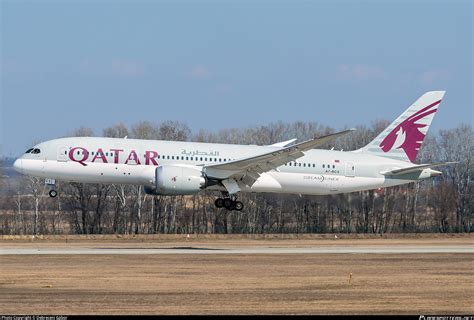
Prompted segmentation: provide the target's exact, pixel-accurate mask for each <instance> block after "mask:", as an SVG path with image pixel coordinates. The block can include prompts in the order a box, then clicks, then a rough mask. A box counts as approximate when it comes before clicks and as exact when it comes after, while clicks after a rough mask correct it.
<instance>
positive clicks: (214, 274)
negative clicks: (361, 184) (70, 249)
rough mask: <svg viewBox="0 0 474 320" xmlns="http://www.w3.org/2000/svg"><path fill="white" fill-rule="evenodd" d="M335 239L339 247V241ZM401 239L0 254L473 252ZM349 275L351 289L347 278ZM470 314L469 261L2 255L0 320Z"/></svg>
mask: <svg viewBox="0 0 474 320" xmlns="http://www.w3.org/2000/svg"><path fill="white" fill-rule="evenodd" d="M339 240H340V241H339ZM473 240H474V237H471V236H462V237H457V236H454V237H437V236H434V237H421V238H416V239H413V238H410V239H338V240H336V241H335V240H330V239H311V238H309V239H288V238H285V239H275V238H271V239H266V240H265V239H240V240H238V239H226V238H225V237H222V238H219V239H209V238H203V239H195V238H194V239H190V240H180V239H178V238H174V239H173V238H166V237H164V238H161V240H160V239H159V238H156V239H152V240H150V239H148V240H147V239H146V238H141V239H134V240H131V239H128V241H127V239H122V241H114V239H112V238H109V239H107V238H105V239H104V238H103V239H95V240H91V239H83V240H80V239H79V238H70V239H68V243H66V242H65V240H64V239H60V238H49V239H43V240H40V241H37V240H36V241H34V242H32V241H27V240H25V239H16V240H14V239H3V240H0V246H6V245H8V246H9V247H12V246H20V247H25V246H32V245H34V246H36V247H39V246H47V245H54V246H65V245H67V246H79V245H82V246H84V245H86V246H106V247H113V246H127V247H150V246H153V247H157V246H158V247H167V246H186V247H187V246H193V247H200V246H208V245H211V244H212V245H213V246H225V245H229V244H232V245H233V246H234V247H235V246H249V245H252V246H258V245H264V246H290V247H291V246H294V247H301V246H311V245H312V246H314V245H318V246H320V245H328V246H330V245H333V244H334V243H337V244H338V245H341V244H344V245H353V246H356V245H364V246H367V245H374V246H377V245H378V244H379V243H383V244H384V245H388V244H393V245H397V246H398V245H401V246H403V245H407V244H410V245H413V244H422V245H423V244H426V245H433V244H436V243H443V244H459V243H461V244H467V245H474V241H473ZM350 273H352V274H353V276H352V284H349V274H350ZM12 313H13V314H349V313H356V314H405V313H409V314H443V315H446V314H473V313H474V255H473V254H469V253H456V254H454V253H452V254H451V253H426V254H248V255H244V254H210V255H207V254H206V255H202V254H201V255H198V254H180V255H171V254H170V255H168V254H161V255H23V256H22V255H3V256H0V314H12Z"/></svg>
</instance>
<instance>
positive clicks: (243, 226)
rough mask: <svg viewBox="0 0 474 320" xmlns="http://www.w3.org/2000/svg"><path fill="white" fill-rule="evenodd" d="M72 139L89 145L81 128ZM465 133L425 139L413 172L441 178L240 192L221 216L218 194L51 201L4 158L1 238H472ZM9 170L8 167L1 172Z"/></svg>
mask: <svg viewBox="0 0 474 320" xmlns="http://www.w3.org/2000/svg"><path fill="white" fill-rule="evenodd" d="M388 124H389V123H388V122H387V121H383V120H379V121H375V122H374V123H372V124H371V125H370V126H368V127H367V126H358V127H357V128H356V129H357V130H356V131H355V132H354V133H352V134H350V135H347V136H344V137H342V138H339V139H338V140H337V141H335V142H334V144H333V145H327V146H326V148H334V149H336V150H346V151H349V150H355V149H358V148H360V147H362V146H364V145H366V144H367V143H368V142H370V141H371V140H372V139H373V138H375V136H376V135H377V134H378V133H380V132H381V131H382V130H383V129H384V128H385V127H386V126H387V125H388ZM333 132H334V129H333V128H331V127H327V126H322V125H320V124H317V123H315V122H304V121H298V122H292V123H285V122H276V123H270V124H268V125H263V126H252V127H248V128H230V129H222V130H220V131H217V132H210V131H206V130H204V129H201V130H198V131H197V132H192V131H191V130H190V128H189V127H188V126H187V125H186V124H184V123H181V122H176V121H165V122H162V123H153V122H150V121H141V122H138V123H136V124H134V125H132V126H131V127H127V126H126V125H125V124H123V123H118V124H115V125H113V126H110V127H108V128H105V129H104V130H103V132H102V136H105V137H116V138H123V137H126V136H127V137H129V138H139V139H156V140H174V141H198V142H213V143H232V144H257V145H268V144H272V143H276V142H279V141H285V140H289V139H291V138H298V140H299V141H302V140H305V139H309V138H311V137H314V136H321V135H326V134H329V133H333ZM71 136H94V132H93V130H91V129H89V128H84V127H81V128H78V129H76V130H75V131H74V132H72V134H71ZM473 138H474V133H473V130H472V126H471V125H466V124H462V125H459V126H458V127H456V128H454V129H449V130H441V131H439V132H437V133H436V134H434V133H433V132H430V133H429V134H428V135H427V137H426V139H425V142H424V143H423V146H422V149H421V150H420V153H419V155H418V158H417V160H418V163H435V162H443V161H458V162H459V163H458V164H456V165H452V166H446V167H443V168H441V169H439V170H442V171H443V175H442V176H440V177H436V178H432V179H428V180H425V181H421V182H416V183H411V184H408V185H403V186H396V187H390V188H384V189H378V190H370V191H361V192H353V193H349V194H339V195H329V196H299V195H287V194H271V193H241V194H240V195H239V200H241V201H242V202H244V204H245V209H244V210H243V211H242V212H236V211H227V210H226V209H217V208H216V207H215V206H214V199H215V197H216V196H217V195H218V194H217V193H212V192H205V191H204V192H201V193H199V194H196V195H192V196H175V197H169V196H152V195H148V194H145V193H144V190H143V187H142V186H129V185H103V184H83V183H66V182H59V183H58V185H57V188H58V191H59V196H58V197H56V198H49V196H48V194H47V192H48V189H47V187H46V186H45V185H44V180H43V179H39V178H34V177H26V176H21V175H15V174H12V171H11V170H5V167H8V163H11V161H8V159H3V160H2V161H3V162H4V163H3V164H2V165H1V167H2V168H3V169H4V171H5V172H3V173H2V174H1V175H0V176H1V179H0V225H1V229H0V234H154V233H247V234H255V233H378V234H383V233H390V232H472V231H473V230H474V228H473V209H474V200H473V199H474V197H473V195H472V194H473V182H472V176H473V173H474V165H473V148H474V142H473V141H474V139H473ZM5 162H6V163H5Z"/></svg>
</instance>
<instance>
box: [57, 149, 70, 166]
mask: <svg viewBox="0 0 474 320" xmlns="http://www.w3.org/2000/svg"><path fill="white" fill-rule="evenodd" d="M68 151H69V148H68V147H59V148H58V161H64V162H65V161H68V160H69V158H68V154H67V153H68Z"/></svg>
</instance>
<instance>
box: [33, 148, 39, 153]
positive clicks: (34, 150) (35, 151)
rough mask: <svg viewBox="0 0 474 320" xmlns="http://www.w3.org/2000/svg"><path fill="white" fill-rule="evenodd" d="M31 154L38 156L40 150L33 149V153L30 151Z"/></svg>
mask: <svg viewBox="0 0 474 320" xmlns="http://www.w3.org/2000/svg"><path fill="white" fill-rule="evenodd" d="M31 153H33V154H38V153H41V150H40V149H36V148H35V149H33V151H31Z"/></svg>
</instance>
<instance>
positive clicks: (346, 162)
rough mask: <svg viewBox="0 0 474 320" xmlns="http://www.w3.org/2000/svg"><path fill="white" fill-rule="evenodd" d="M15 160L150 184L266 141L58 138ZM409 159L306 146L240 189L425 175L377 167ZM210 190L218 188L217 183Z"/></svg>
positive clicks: (382, 182) (69, 174) (320, 186)
mask: <svg viewBox="0 0 474 320" xmlns="http://www.w3.org/2000/svg"><path fill="white" fill-rule="evenodd" d="M35 148H36V149H38V150H39V152H37V153H27V154H24V155H23V156H22V157H20V158H19V159H18V160H17V161H16V162H15V168H16V170H18V171H20V172H21V173H24V174H28V175H33V176H38V177H44V178H52V179H57V180H62V181H74V182H85V183H104V184H136V185H145V186H149V187H153V185H154V183H155V181H154V174H155V169H156V168H157V167H158V166H162V165H177V166H189V167H194V168H196V167H198V168H202V167H205V166H207V165H213V164H219V163H225V162H229V161H233V160H238V159H241V158H246V157H251V156H254V155H258V154H261V153H264V152H269V151H271V150H273V149H274V150H278V149H279V148H278V147H272V146H249V145H229V144H215V143H198V142H174V141H153V140H136V139H114V138H86V137H81V138H62V139H55V140H51V141H47V142H44V143H41V144H39V145H37V146H35ZM412 165H413V164H412V163H409V162H404V161H398V160H394V159H390V158H384V157H378V156H374V155H370V154H363V153H358V152H351V151H349V152H343V151H334V150H316V149H315V150H310V151H306V152H305V155H304V156H303V157H301V158H299V159H297V160H296V161H292V162H289V163H287V164H285V165H282V166H280V167H278V168H277V169H276V170H272V171H268V172H265V173H263V174H262V175H261V176H260V178H259V179H258V180H257V181H256V182H255V183H254V184H253V185H252V186H251V187H245V186H244V187H243V188H242V191H244V192H278V193H293V194H309V195H325V194H336V193H347V192H353V191H360V190H369V189H376V188H382V187H389V186H394V185H399V184H404V183H409V182H412V181H416V180H418V179H422V178H427V177H428V176H426V175H423V174H421V175H420V174H416V175H407V176H404V177H403V178H400V177H398V178H397V179H392V178H389V177H386V176H384V175H382V174H381V172H384V171H388V170H393V169H398V168H405V167H409V166H412ZM208 189H211V190H223V189H222V186H220V185H213V186H210V187H209V188H208Z"/></svg>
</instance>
